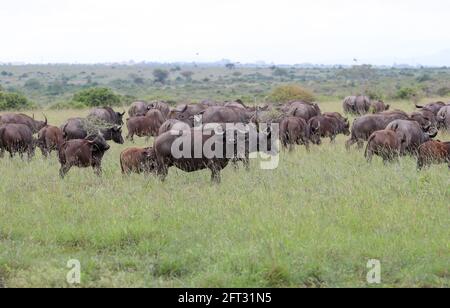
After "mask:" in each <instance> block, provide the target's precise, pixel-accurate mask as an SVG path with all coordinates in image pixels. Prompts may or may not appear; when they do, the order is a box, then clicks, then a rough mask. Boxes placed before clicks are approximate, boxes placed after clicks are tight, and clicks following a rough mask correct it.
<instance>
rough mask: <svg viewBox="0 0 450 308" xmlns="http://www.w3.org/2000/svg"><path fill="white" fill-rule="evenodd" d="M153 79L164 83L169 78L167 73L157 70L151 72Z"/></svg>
mask: <svg viewBox="0 0 450 308" xmlns="http://www.w3.org/2000/svg"><path fill="white" fill-rule="evenodd" d="M153 77H155V81H157V82H161V83H165V82H166V80H167V78H169V72H168V71H166V70H163V69H159V68H158V69H155V70H154V71H153Z"/></svg>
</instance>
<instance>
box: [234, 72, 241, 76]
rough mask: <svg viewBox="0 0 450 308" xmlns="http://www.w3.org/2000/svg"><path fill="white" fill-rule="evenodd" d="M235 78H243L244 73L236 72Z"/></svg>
mask: <svg viewBox="0 0 450 308" xmlns="http://www.w3.org/2000/svg"><path fill="white" fill-rule="evenodd" d="M233 76H234V77H241V76H242V73H241V72H234V73H233Z"/></svg>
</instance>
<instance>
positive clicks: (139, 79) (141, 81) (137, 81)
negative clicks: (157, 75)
mask: <svg viewBox="0 0 450 308" xmlns="http://www.w3.org/2000/svg"><path fill="white" fill-rule="evenodd" d="M130 78H131V80H133V82H134V83H135V84H138V85H143V84H144V83H145V80H144V78H143V77H141V76H139V75H137V74H130Z"/></svg>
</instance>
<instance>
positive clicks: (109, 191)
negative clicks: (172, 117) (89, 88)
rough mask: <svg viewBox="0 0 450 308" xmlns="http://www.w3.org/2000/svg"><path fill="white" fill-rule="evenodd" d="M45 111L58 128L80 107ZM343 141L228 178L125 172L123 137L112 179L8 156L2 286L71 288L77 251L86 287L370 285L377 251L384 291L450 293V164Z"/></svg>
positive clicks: (110, 166) (110, 162) (0, 172)
mask: <svg viewBox="0 0 450 308" xmlns="http://www.w3.org/2000/svg"><path fill="white" fill-rule="evenodd" d="M394 106H395V107H398V108H402V109H405V110H412V107H411V104H410V103H405V102H403V103H402V102H399V103H396V104H394ZM321 107H322V108H323V109H325V110H326V111H340V110H341V106H340V103H338V102H323V103H321ZM47 113H48V117H49V120H50V122H51V123H52V124H57V125H59V124H61V123H62V122H63V121H64V120H65V119H66V118H68V117H71V116H75V115H83V111H81V112H80V111H48V112H47ZM36 115H38V113H36ZM440 138H441V139H442V140H450V136H449V135H442V134H441V135H440ZM345 140H346V137H344V136H340V137H339V139H338V142H337V143H336V144H329V143H328V141H325V143H324V145H322V146H321V147H316V146H314V147H313V148H312V150H311V152H310V153H307V152H306V150H305V149H304V148H303V147H301V148H298V149H297V150H296V151H295V152H294V153H281V160H280V166H279V168H278V169H276V170H273V171H264V170H260V169H259V168H258V162H257V161H254V162H252V168H251V171H250V172H246V171H244V170H243V168H241V169H240V170H234V169H233V168H228V169H226V170H225V171H224V172H223V177H222V179H223V183H222V184H221V185H220V186H214V185H211V184H210V174H209V172H207V171H205V172H198V173H193V174H186V173H183V172H181V171H178V170H176V169H171V170H170V173H169V177H168V179H167V181H166V182H165V183H160V182H159V181H158V180H157V179H155V178H152V177H148V178H146V177H144V176H138V175H133V176H130V177H123V176H122V175H121V172H120V167H119V154H120V152H121V151H122V150H123V149H124V148H126V147H129V146H132V144H130V143H127V144H125V145H123V146H119V145H116V144H114V145H112V148H111V150H110V151H109V152H108V153H107V154H106V156H105V159H104V161H103V162H104V164H103V166H104V176H103V177H102V178H97V177H96V176H95V175H94V174H93V172H92V170H90V169H86V170H77V169H73V170H72V171H71V172H70V173H69V175H68V176H67V178H66V179H65V180H64V181H62V180H61V179H60V178H59V175H58V169H59V164H58V162H57V160H56V157H55V155H53V157H52V158H51V159H49V160H47V161H45V160H43V159H42V158H41V155H40V154H38V155H37V157H36V158H35V159H34V160H33V161H32V162H30V163H24V162H22V161H21V160H20V159H18V158H15V159H13V160H10V159H9V158H5V159H2V160H0V196H1V197H0V286H6V287H41V286H44V287H67V286H69V285H68V284H67V282H66V274H67V272H68V268H66V264H67V261H68V260H70V259H78V260H80V262H81V269H82V281H81V287H365V286H369V285H368V284H367V281H366V274H367V272H368V269H367V268H366V264H367V262H368V260H369V259H378V260H380V261H381V266H382V276H381V278H382V284H381V286H383V287H394V286H395V287H401V286H408V287H449V286H450V273H449V269H450V247H449V243H450V241H449V239H450V233H449V230H450V214H449V210H450V208H449V206H450V203H449V200H450V174H449V170H448V168H447V166H446V165H439V166H433V167H432V168H430V169H428V170H425V171H423V172H418V171H417V170H416V162H415V160H414V159H412V158H404V159H402V160H401V162H400V163H398V164H392V165H387V166H385V165H383V163H382V161H381V160H380V159H375V160H374V162H373V163H372V164H368V163H367V162H366V161H365V159H364V157H363V152H361V151H358V150H356V149H353V150H352V151H351V152H349V153H348V152H346V150H345V147H344V141H345ZM137 144H138V145H142V146H143V145H144V142H143V140H139V142H138V143H137Z"/></svg>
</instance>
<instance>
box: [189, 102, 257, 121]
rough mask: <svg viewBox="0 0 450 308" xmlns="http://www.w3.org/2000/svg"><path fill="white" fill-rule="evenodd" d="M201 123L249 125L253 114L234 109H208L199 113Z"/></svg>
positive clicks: (218, 107)
mask: <svg viewBox="0 0 450 308" xmlns="http://www.w3.org/2000/svg"><path fill="white" fill-rule="evenodd" d="M200 115H201V116H202V122H203V123H205V124H207V123H245V124H246V123H249V122H250V120H251V118H252V117H253V116H254V115H255V112H251V111H247V110H246V109H241V108H236V107H220V106H217V107H209V108H208V109H206V110H203V111H201V112H200V113H199V114H198V116H200Z"/></svg>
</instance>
